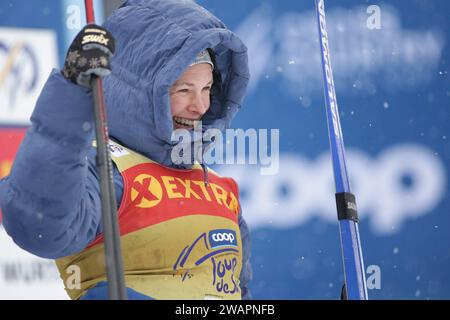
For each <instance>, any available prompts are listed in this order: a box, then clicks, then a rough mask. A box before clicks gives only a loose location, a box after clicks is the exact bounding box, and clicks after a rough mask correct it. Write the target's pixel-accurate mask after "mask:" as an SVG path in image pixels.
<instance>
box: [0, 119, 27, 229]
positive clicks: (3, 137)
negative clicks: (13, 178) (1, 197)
mask: <svg viewBox="0 0 450 320" xmlns="http://www.w3.org/2000/svg"><path fill="white" fill-rule="evenodd" d="M25 131H26V129H25V128H17V129H0V179H1V178H3V177H5V176H7V175H8V174H9V172H10V171H11V167H12V164H13V161H14V158H15V156H16V152H17V148H18V147H19V145H20V143H21V142H22V139H23V137H24V136H25ZM1 223H2V210H1V208H0V224H1Z"/></svg>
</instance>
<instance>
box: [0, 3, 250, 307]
mask: <svg viewBox="0 0 450 320" xmlns="http://www.w3.org/2000/svg"><path fill="white" fill-rule="evenodd" d="M104 27H106V28H107V29H108V30H109V31H110V32H111V33H112V34H113V35H114V37H115V39H116V53H115V56H114V57H113V59H112V68H113V72H112V74H111V75H110V76H108V77H106V78H104V91H105V99H106V105H107V114H108V123H109V131H110V135H111V136H112V137H113V138H114V139H116V140H118V141H119V142H120V143H121V144H123V145H125V146H127V147H128V148H131V149H133V150H135V151H137V152H139V153H141V154H144V155H146V156H148V157H149V158H151V159H153V160H155V161H157V162H159V163H161V164H163V165H166V166H175V165H174V164H173V163H172V162H171V160H170V152H171V150H172V148H173V147H174V143H173V142H171V139H170V138H171V134H172V117H171V113H170V106H169V96H168V89H169V87H170V86H171V84H172V83H173V82H174V81H175V80H176V79H177V78H178V77H179V76H180V75H181V74H182V72H183V71H184V69H185V68H186V67H187V66H188V65H189V63H190V62H191V61H192V60H193V59H194V57H195V56H196V54H197V53H198V52H200V51H201V50H203V49H205V48H211V49H213V51H214V52H215V53H216V68H217V70H219V71H220V74H221V78H222V85H221V88H218V90H215V91H214V94H213V96H212V98H211V106H210V109H209V110H208V112H207V113H206V114H205V115H204V117H203V119H202V120H203V124H204V130H206V129H208V128H218V129H220V130H223V129H225V128H227V127H228V126H229V124H230V121H231V120H232V118H233V117H234V115H235V113H236V112H237V110H238V109H239V108H240V106H241V104H242V101H243V98H244V94H245V91H246V87H247V84H248V79H249V72H248V65H247V49H246V47H245V45H244V44H243V43H242V42H241V41H240V39H239V38H238V37H237V36H236V35H235V34H234V33H232V32H231V31H229V30H227V29H226V27H225V26H224V24H223V23H222V22H221V21H220V20H218V19H217V18H216V17H214V16H213V15H211V14H210V13H209V12H208V11H206V10H205V9H203V8H202V7H200V6H198V5H197V4H195V3H194V2H191V1H176V0H130V1H127V2H126V3H125V4H124V5H123V6H122V7H121V8H119V9H118V10H116V11H115V13H114V14H113V15H112V16H111V17H110V18H109V19H108V20H107V22H106V23H105V24H104ZM92 103H93V100H92V93H91V91H90V90H88V89H85V88H83V87H81V86H78V85H74V84H72V83H70V82H69V81H67V80H66V79H65V78H63V76H62V75H61V73H60V72H59V71H57V70H54V71H53V72H52V74H51V75H50V77H49V79H48V81H47V83H46V84H45V87H44V89H43V90H42V93H41V95H40V97H39V99H38V101H37V103H36V107H35V110H34V112H33V114H32V116H31V123H32V125H31V127H30V128H29V129H28V131H27V134H26V136H25V138H24V140H23V142H22V144H21V146H20V148H19V151H18V153H17V156H16V159H15V162H14V165H13V167H12V170H11V173H10V175H9V176H8V177H6V178H5V179H3V180H0V205H1V208H2V211H3V224H4V227H5V229H6V231H7V232H8V234H9V235H10V236H11V237H12V238H13V239H14V241H15V243H16V244H17V245H19V246H20V247H21V248H23V249H25V250H27V251H29V252H31V253H33V254H35V255H37V256H40V257H44V258H59V257H64V256H67V255H70V254H74V253H77V252H80V251H82V250H83V249H84V248H85V247H86V246H87V245H88V244H89V243H90V242H91V241H93V240H94V239H95V237H96V236H97V235H98V234H99V233H101V231H102V230H101V224H100V218H101V210H100V191H99V180H98V173H97V169H96V167H95V150H94V149H92V148H91V143H92V139H93V138H94V132H93V128H94V124H93V111H92ZM114 182H115V190H116V197H117V203H120V199H121V196H122V192H123V181H122V177H121V175H120V173H119V172H118V170H117V169H115V170H114ZM239 226H240V229H241V234H242V240H243V257H244V261H243V269H242V272H241V278H240V280H241V289H242V296H243V298H244V299H245V298H249V297H250V294H249V292H248V289H247V284H248V282H249V280H250V278H251V268H250V263H249V253H250V239H249V231H248V228H247V226H246V224H245V221H244V220H243V218H242V216H240V217H239Z"/></svg>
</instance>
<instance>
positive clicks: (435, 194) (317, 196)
mask: <svg viewBox="0 0 450 320" xmlns="http://www.w3.org/2000/svg"><path fill="white" fill-rule="evenodd" d="M347 163H348V167H349V168H350V181H351V186H352V191H353V193H354V194H355V196H356V203H357V206H358V213H359V215H360V218H361V219H365V218H369V224H370V227H371V230H372V231H373V232H374V233H376V234H384V235H388V234H395V233H397V232H399V231H400V230H401V228H402V225H403V224H404V223H405V222H406V221H407V220H410V219H417V218H419V217H421V216H424V215H426V214H429V213H431V212H432V210H433V209H435V208H436V207H437V206H438V205H439V204H440V203H441V201H442V199H443V198H444V197H445V194H446V190H447V189H446V186H447V178H446V177H447V172H446V168H445V166H444V162H443V161H442V159H440V158H439V157H437V156H436V155H435V152H434V151H433V150H432V149H430V148H429V147H427V146H423V145H420V144H415V143H409V144H397V145H393V146H391V147H389V148H386V149H383V151H382V152H380V154H379V155H378V156H377V157H375V158H372V157H371V156H369V155H368V154H366V153H365V152H364V151H362V150H356V149H348V150H347ZM331 168H332V165H331V157H330V154H329V153H328V152H324V153H323V154H321V155H320V156H319V157H318V158H317V159H315V160H314V161H311V160H307V159H305V158H304V157H303V156H301V155H297V154H288V153H284V154H281V155H280V172H279V173H278V174H276V175H273V176H262V175H260V174H259V172H258V168H254V167H251V166H245V167H244V166H226V167H219V168H217V169H220V172H221V173H222V174H223V175H227V176H232V177H234V178H235V179H236V180H237V181H238V183H239V187H240V188H239V189H240V190H241V197H240V201H241V205H242V207H243V208H245V218H246V221H247V222H248V223H249V224H250V225H251V226H252V229H253V230H255V229H257V228H263V227H269V228H278V229H280V228H281V229H282V228H286V229H287V228H292V227H293V226H299V225H303V224H306V223H307V222H309V221H310V220H311V219H312V218H315V217H318V218H320V219H322V220H324V221H329V222H337V217H336V203H335V199H334V193H335V189H334V180H333V172H332V169H331Z"/></svg>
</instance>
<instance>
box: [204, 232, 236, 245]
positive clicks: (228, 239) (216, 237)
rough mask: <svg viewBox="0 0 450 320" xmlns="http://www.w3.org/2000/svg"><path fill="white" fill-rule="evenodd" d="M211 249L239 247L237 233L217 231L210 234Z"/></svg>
mask: <svg viewBox="0 0 450 320" xmlns="http://www.w3.org/2000/svg"><path fill="white" fill-rule="evenodd" d="M209 243H210V244H211V248H217V247H224V246H233V247H237V239H236V232H235V231H234V230H230V229H216V230H212V231H210V232H209Z"/></svg>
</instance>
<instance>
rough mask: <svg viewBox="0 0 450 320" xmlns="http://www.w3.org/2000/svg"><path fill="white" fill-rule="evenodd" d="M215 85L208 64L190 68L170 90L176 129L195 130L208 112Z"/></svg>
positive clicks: (171, 107)
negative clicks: (197, 123) (195, 124)
mask: <svg viewBox="0 0 450 320" xmlns="http://www.w3.org/2000/svg"><path fill="white" fill-rule="evenodd" d="M212 84H213V76H212V68H211V65H210V64H209V63H208V62H204V63H200V64H195V65H191V66H189V67H188V68H187V69H186V71H185V72H184V73H183V74H182V75H181V77H180V78H179V79H178V80H177V81H175V83H174V85H173V86H172V87H171V88H170V109H171V112H172V117H173V125H174V129H183V128H184V129H191V128H194V121H198V120H200V119H201V118H202V116H203V115H204V114H205V113H206V111H208V109H209V105H210V92H211V86H212Z"/></svg>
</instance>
